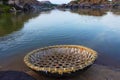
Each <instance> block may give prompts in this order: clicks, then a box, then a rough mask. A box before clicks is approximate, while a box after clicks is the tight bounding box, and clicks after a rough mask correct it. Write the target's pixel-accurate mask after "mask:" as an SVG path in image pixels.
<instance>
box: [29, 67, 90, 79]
mask: <svg viewBox="0 0 120 80" xmlns="http://www.w3.org/2000/svg"><path fill="white" fill-rule="evenodd" d="M91 66H92V65H89V66H87V67H85V68H84V69H81V70H77V71H75V72H71V73H63V74H62V75H61V74H58V73H50V72H47V73H46V72H43V71H35V70H33V69H31V70H32V71H34V72H36V73H37V74H38V75H43V76H45V77H56V78H58V77H61V78H64V77H65V78H66V77H73V76H78V75H80V74H82V73H84V72H85V71H87V70H88V69H89V68H90V67H91Z"/></svg>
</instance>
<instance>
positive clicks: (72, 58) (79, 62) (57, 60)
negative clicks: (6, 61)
mask: <svg viewBox="0 0 120 80" xmlns="http://www.w3.org/2000/svg"><path fill="white" fill-rule="evenodd" d="M96 58H97V53H96V52H95V51H93V50H92V49H89V48H86V47H83V46H77V45H58V46H49V47H46V48H40V49H37V50H34V51H32V52H31V53H29V54H28V55H27V56H25V58H24V61H25V63H26V64H27V66H28V67H30V68H32V69H33V70H36V71H45V72H50V73H58V74H63V73H71V72H74V71H76V70H80V69H83V68H85V67H87V66H89V65H91V64H93V62H94V61H95V59H96Z"/></svg>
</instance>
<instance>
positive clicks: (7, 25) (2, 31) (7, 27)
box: [0, 13, 39, 37]
mask: <svg viewBox="0 0 120 80" xmlns="http://www.w3.org/2000/svg"><path fill="white" fill-rule="evenodd" d="M38 15H39V14H33V13H21V14H17V15H15V14H1V15H0V37H2V36H4V35H7V34H10V33H12V32H14V31H18V30H20V29H21V28H22V27H23V26H24V23H25V22H26V21H28V19H30V18H33V17H36V16H38Z"/></svg>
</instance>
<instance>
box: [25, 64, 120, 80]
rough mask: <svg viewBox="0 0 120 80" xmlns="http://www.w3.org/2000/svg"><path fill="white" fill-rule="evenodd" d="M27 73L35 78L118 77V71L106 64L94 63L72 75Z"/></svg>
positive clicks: (101, 79)
mask: <svg viewBox="0 0 120 80" xmlns="http://www.w3.org/2000/svg"><path fill="white" fill-rule="evenodd" d="M27 73H28V74H29V75H31V76H33V77H34V78H36V79H37V80H118V79H120V71H119V70H116V69H112V68H109V67H106V66H101V65H96V64H94V65H93V66H92V67H91V68H89V69H88V70H87V71H85V72H84V73H82V74H78V75H77V76H72V77H62V78H60V77H59V78H54V77H46V76H43V75H41V74H39V75H38V74H37V73H35V72H33V71H28V72H27Z"/></svg>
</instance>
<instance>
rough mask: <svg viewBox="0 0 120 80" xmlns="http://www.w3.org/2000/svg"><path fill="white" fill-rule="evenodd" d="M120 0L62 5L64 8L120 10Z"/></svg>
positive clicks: (77, 0) (84, 0)
mask: <svg viewBox="0 0 120 80" xmlns="http://www.w3.org/2000/svg"><path fill="white" fill-rule="evenodd" d="M119 6H120V0H112V1H109V0H73V1H71V2H69V3H68V4H62V5H60V6H59V7H63V8H120V7H119Z"/></svg>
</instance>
